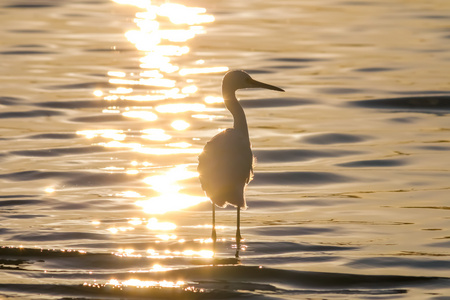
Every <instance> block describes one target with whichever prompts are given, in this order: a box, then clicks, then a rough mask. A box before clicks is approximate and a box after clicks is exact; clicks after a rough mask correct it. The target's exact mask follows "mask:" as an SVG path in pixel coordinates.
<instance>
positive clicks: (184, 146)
mask: <svg viewBox="0 0 450 300" xmlns="http://www.w3.org/2000/svg"><path fill="white" fill-rule="evenodd" d="M166 146H169V147H174V148H189V147H191V146H192V144H189V143H186V142H179V143H170V144H167V145H166Z"/></svg>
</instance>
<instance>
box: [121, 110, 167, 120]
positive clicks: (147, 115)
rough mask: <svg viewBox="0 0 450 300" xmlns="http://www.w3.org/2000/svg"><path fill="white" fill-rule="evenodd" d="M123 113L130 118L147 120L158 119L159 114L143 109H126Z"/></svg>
mask: <svg viewBox="0 0 450 300" xmlns="http://www.w3.org/2000/svg"><path fill="white" fill-rule="evenodd" d="M122 115H123V116H124V117H128V118H138V119H143V120H146V121H155V120H157V119H158V116H157V115H156V114H155V113H152V112H151V111H142V110H134V111H126V112H123V113H122Z"/></svg>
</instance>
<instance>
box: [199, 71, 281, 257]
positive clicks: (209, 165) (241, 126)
mask: <svg viewBox="0 0 450 300" xmlns="http://www.w3.org/2000/svg"><path fill="white" fill-rule="evenodd" d="M245 88H264V89H269V90H275V91H280V92H284V90H283V89H280V88H279V87H276V86H273V85H270V84H266V83H262V82H259V81H256V80H254V79H252V78H251V77H250V75H248V74H247V73H246V72H244V71H240V70H235V71H230V72H228V73H226V74H225V76H224V78H223V81H222V96H223V99H224V102H225V106H226V108H227V109H228V110H229V111H230V112H231V114H232V115H233V119H234V124H233V128H228V129H226V130H224V131H222V132H220V133H219V134H217V135H216V136H214V137H213V138H212V139H211V140H210V141H209V142H208V143H206V145H205V147H204V148H203V151H202V153H201V154H200V155H199V157H198V168H197V171H198V173H199V178H200V183H201V186H202V189H203V191H204V192H205V194H206V196H207V197H208V198H209V199H210V200H211V203H212V240H213V249H214V252H215V246H216V238H217V235H216V220H215V206H218V207H225V206H227V205H228V204H230V205H233V206H235V207H236V208H237V220H236V255H235V256H236V258H238V257H239V250H240V247H241V245H240V243H241V239H242V237H241V233H240V210H241V208H242V209H245V208H246V207H247V205H246V202H245V195H244V191H245V187H246V185H247V184H248V183H249V182H250V181H251V180H252V177H253V164H254V157H253V154H252V150H251V144H250V138H249V134H248V127H247V119H246V117H245V113H244V110H243V109H242V106H241V105H240V104H239V102H238V100H237V98H236V91H237V90H239V89H245Z"/></svg>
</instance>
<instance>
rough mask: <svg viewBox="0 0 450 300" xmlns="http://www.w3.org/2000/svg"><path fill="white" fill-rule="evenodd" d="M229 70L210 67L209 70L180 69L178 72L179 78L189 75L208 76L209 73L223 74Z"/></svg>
mask: <svg viewBox="0 0 450 300" xmlns="http://www.w3.org/2000/svg"><path fill="white" fill-rule="evenodd" d="M228 70H229V68H228V67H211V68H192V69H188V68H186V69H181V70H180V71H179V73H180V75H181V76H185V75H191V74H210V73H224V72H227V71H228Z"/></svg>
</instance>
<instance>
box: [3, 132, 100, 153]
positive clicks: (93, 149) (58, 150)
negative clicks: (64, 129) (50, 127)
mask: <svg viewBox="0 0 450 300" xmlns="http://www.w3.org/2000/svg"><path fill="white" fill-rule="evenodd" d="M74 136H75V137H76V135H73V134H69V135H57V134H44V135H38V136H37V137H36V136H34V137H33V138H56V139H65V138H73V137H74ZM98 152H105V148H104V147H101V146H87V147H71V148H50V149H40V150H20V151H12V152H11V154H14V155H18V156H29V157H55V156H63V155H82V154H91V153H98Z"/></svg>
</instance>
